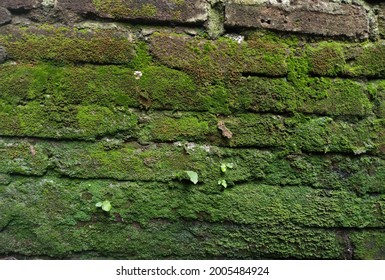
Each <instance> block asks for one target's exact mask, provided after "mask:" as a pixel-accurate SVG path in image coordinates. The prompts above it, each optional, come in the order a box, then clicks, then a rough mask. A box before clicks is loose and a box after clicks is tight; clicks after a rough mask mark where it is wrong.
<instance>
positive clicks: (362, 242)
mask: <svg viewBox="0 0 385 280" xmlns="http://www.w3.org/2000/svg"><path fill="white" fill-rule="evenodd" d="M377 209H378V210H377V211H378V212H381V213H383V214H384V210H383V209H384V203H383V202H379V203H378V205H377ZM349 237H350V240H351V242H352V246H353V247H354V258H355V259H361V260H383V259H385V251H384V248H385V231H384V230H383V229H382V230H378V231H374V230H364V231H358V232H352V233H351V234H350V235H349Z"/></svg>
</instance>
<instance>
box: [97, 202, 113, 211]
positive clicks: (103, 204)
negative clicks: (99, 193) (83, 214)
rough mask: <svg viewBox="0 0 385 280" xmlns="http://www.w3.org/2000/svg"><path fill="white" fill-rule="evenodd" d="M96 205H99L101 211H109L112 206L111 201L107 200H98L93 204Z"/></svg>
mask: <svg viewBox="0 0 385 280" xmlns="http://www.w3.org/2000/svg"><path fill="white" fill-rule="evenodd" d="M95 206H96V207H101V208H102V209H103V211H106V212H109V211H110V210H111V208H112V206H111V202H109V201H108V200H105V201H99V202H98V203H96V204H95Z"/></svg>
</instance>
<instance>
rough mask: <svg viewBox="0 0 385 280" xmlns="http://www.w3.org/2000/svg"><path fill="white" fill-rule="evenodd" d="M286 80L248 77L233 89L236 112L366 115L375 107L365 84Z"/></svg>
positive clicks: (313, 79) (334, 80) (320, 79)
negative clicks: (300, 82)
mask: <svg viewBox="0 0 385 280" xmlns="http://www.w3.org/2000/svg"><path fill="white" fill-rule="evenodd" d="M295 83H298V82H294V83H291V82H288V81H287V80H286V79H284V78H275V79H273V78H260V77H248V78H243V79H242V80H240V84H236V85H233V86H231V91H230V92H231V101H230V102H231V105H232V107H233V108H234V109H233V108H232V109H233V111H241V110H247V111H254V112H303V113H313V114H321V115H330V116H339V115H354V116H365V115H368V114H370V113H371V109H372V104H371V102H370V101H369V98H368V96H367V95H366V87H365V85H364V84H362V83H358V82H356V81H352V80H347V79H329V78H309V77H307V76H306V77H303V85H300V86H296V85H295Z"/></svg>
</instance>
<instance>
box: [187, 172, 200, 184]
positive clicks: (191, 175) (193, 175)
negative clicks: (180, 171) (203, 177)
mask: <svg viewBox="0 0 385 280" xmlns="http://www.w3.org/2000/svg"><path fill="white" fill-rule="evenodd" d="M185 172H186V173H187V175H188V177H189V178H190V181H191V182H193V183H194V184H196V183H198V173H196V172H194V171H185Z"/></svg>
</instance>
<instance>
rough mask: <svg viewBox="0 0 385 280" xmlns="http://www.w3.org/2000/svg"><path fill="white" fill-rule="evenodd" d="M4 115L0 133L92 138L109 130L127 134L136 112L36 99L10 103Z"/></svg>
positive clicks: (131, 130) (108, 132) (109, 131)
mask: <svg viewBox="0 0 385 280" xmlns="http://www.w3.org/2000/svg"><path fill="white" fill-rule="evenodd" d="M5 117H6V118H5V120H6V122H5V123H2V124H0V131H1V133H2V135H7V136H33V137H41V138H63V139H94V138H95V137H99V136H103V135H108V134H110V133H111V134H117V133H119V132H125V133H126V134H127V133H128V134H130V133H133V130H134V129H135V125H136V123H137V118H136V116H135V115H133V114H132V113H131V112H129V111H111V110H110V109H108V108H105V107H98V106H92V107H89V106H74V105H70V106H67V107H60V106H52V105H51V106H50V105H41V104H40V103H38V102H29V103H28V104H27V105H25V106H17V107H14V108H13V110H12V111H11V112H10V113H6V114H5ZM10 123H11V124H12V125H10ZM15 126H16V130H14V127H15Z"/></svg>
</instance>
